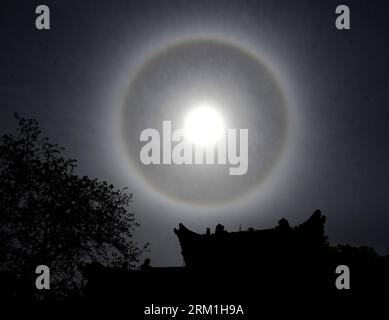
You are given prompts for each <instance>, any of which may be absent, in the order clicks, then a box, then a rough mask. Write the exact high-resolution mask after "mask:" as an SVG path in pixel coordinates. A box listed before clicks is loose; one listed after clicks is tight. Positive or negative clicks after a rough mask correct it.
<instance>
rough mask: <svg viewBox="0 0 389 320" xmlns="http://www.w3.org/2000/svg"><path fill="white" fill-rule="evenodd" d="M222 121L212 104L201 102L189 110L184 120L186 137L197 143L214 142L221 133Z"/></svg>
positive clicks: (208, 143)
mask: <svg viewBox="0 0 389 320" xmlns="http://www.w3.org/2000/svg"><path fill="white" fill-rule="evenodd" d="M223 131H224V123H223V119H222V117H221V116H220V114H219V113H218V112H217V111H216V110H215V109H214V108H212V106H210V105H208V104H206V103H203V104H201V105H199V106H198V107H196V108H194V109H193V110H192V111H190V112H189V114H188V116H187V117H186V120H185V136H186V138H187V139H188V140H189V141H190V142H192V143H194V144H196V145H198V146H207V145H211V144H214V143H216V142H217V141H218V140H219V139H220V138H221V137H222V135H223Z"/></svg>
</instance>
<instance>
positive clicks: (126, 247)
mask: <svg viewBox="0 0 389 320" xmlns="http://www.w3.org/2000/svg"><path fill="white" fill-rule="evenodd" d="M15 117H16V119H17V120H18V129H17V133H16V135H13V134H5V135H3V136H2V137H1V138H0V228H1V229H0V230H1V233H0V250H1V251H0V261H2V262H0V267H1V269H2V270H8V271H11V272H12V274H14V275H16V277H17V278H18V281H22V280H24V282H25V283H26V284H27V287H31V288H30V289H31V292H28V293H26V288H24V289H23V290H24V293H23V294H25V295H28V296H30V295H31V294H32V293H33V292H34V289H35V286H34V282H33V279H35V276H36V275H35V274H34V272H35V268H36V266H37V265H39V264H45V265H48V266H49V267H50V269H51V286H52V288H55V290H50V291H53V292H56V293H61V294H62V295H64V294H65V295H66V294H69V292H73V291H74V290H76V291H77V289H78V288H79V287H80V286H81V285H82V282H83V280H82V279H83V277H82V266H83V265H85V264H87V263H90V262H98V263H101V264H102V265H105V266H110V267H121V268H127V269H128V268H132V267H134V266H135V265H136V263H137V262H138V257H139V256H140V254H141V253H142V251H143V250H144V249H145V248H146V246H147V245H146V246H143V247H139V245H138V244H137V243H136V242H134V241H133V240H132V234H133V232H134V230H135V228H136V227H137V226H138V223H137V222H136V221H135V217H134V213H130V212H129V211H128V207H129V204H130V202H131V198H132V195H128V194H127V193H126V192H125V189H123V190H118V189H116V188H115V187H114V186H113V185H112V184H108V183H107V182H105V181H103V182H101V181H99V180H97V179H90V178H89V177H87V176H83V177H80V176H78V175H77V174H76V173H75V169H76V166H77V163H76V161H75V160H73V159H66V158H64V157H63V156H62V153H63V151H64V149H63V148H61V147H59V146H58V145H57V144H52V143H51V142H50V141H49V139H48V138H47V137H41V130H40V128H39V125H38V122H37V121H36V120H34V119H25V118H22V117H19V116H18V115H17V114H15ZM22 282H23V281H22ZM30 289H27V291H29V290H30ZM23 290H22V291H23ZM16 294H20V292H19V293H16Z"/></svg>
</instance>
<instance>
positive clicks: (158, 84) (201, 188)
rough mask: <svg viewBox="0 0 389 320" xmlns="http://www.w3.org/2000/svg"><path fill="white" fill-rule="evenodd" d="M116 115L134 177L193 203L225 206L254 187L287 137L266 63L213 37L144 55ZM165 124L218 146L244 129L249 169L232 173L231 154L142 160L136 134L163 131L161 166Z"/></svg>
mask: <svg viewBox="0 0 389 320" xmlns="http://www.w3.org/2000/svg"><path fill="white" fill-rule="evenodd" d="M121 119H122V123H121V132H122V142H123V147H124V148H125V151H126V154H127V158H128V163H129V170H131V172H132V174H133V175H135V176H137V177H138V178H139V179H140V180H141V181H143V182H144V183H145V184H146V185H147V186H148V187H150V188H151V189H152V190H154V191H155V192H157V193H158V194H160V195H163V196H165V197H166V198H168V199H170V200H171V201H175V202H181V203H185V204H188V205H193V206H206V207H210V206H225V205H227V204H228V203H231V202H233V201H235V200H238V199H241V198H242V197H244V196H247V195H249V194H250V193H251V192H253V191H254V190H256V189H257V187H258V186H259V185H260V184H262V183H263V182H264V181H266V179H269V177H270V175H271V172H272V170H273V168H274V167H275V166H276V164H277V162H278V160H279V158H280V155H281V154H282V151H283V146H284V142H285V140H286V136H287V110H286V101H285V99H284V95H283V92H282V90H281V87H280V85H279V84H278V82H277V80H276V77H275V75H274V74H273V73H272V71H271V70H270V68H269V67H268V66H267V65H266V64H265V63H264V62H263V61H261V60H260V59H259V58H258V57H257V56H256V55H254V54H252V53H251V52H250V51H248V50H245V49H243V48H241V47H239V46H237V45H235V44H233V43H230V42H224V41H220V40H215V39H193V40H188V41H182V42H178V43H175V44H172V45H170V46H167V47H165V48H164V49H162V50H160V51H159V52H156V53H155V55H153V56H152V57H151V58H149V59H148V60H146V62H145V63H144V64H143V65H142V66H141V67H140V68H139V69H138V71H137V72H136V73H135V75H134V77H133V78H132V79H131V82H130V85H129V87H128V91H127V95H126V98H125V102H124V105H123V111H122V117H121ZM163 121H170V122H171V130H172V132H174V131H175V130H176V129H184V132H185V133H186V134H185V135H186V137H185V138H187V139H188V140H191V142H192V143H193V144H194V145H199V146H206V145H208V144H210V143H216V141H217V140H218V138H219V134H220V132H222V133H224V132H225V131H226V130H227V129H236V130H239V129H247V130H248V170H247V173H246V174H244V175H230V174H229V170H230V168H231V167H232V166H234V165H233V164H231V163H230V162H229V161H228V159H227V163H226V164H224V165H217V164H207V165H198V164H196V165H187V164H183V165H174V164H172V165H164V164H160V165H154V164H150V165H144V164H143V163H142V162H141V161H140V150H141V149H142V147H143V146H144V145H145V142H142V141H140V139H139V137H140V133H141V132H142V131H143V130H144V129H146V128H152V129H155V130H156V131H158V133H159V135H160V142H161V143H160V146H161V150H160V156H161V158H160V160H161V163H163V159H162V156H163V150H162V145H163V143H162V140H163V135H164V132H163ZM175 143H176V142H174V141H172V148H174V144H175ZM238 145H239V143H238ZM227 154H228V152H227ZM238 154H239V150H238V151H237V154H236V155H238Z"/></svg>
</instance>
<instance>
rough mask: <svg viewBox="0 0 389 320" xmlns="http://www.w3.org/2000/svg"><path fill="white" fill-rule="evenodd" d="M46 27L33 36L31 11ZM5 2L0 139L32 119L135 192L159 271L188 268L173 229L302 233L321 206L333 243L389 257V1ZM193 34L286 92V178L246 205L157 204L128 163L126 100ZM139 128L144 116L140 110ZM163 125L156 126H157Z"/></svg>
mask: <svg viewBox="0 0 389 320" xmlns="http://www.w3.org/2000/svg"><path fill="white" fill-rule="evenodd" d="M43 3H44V4H47V5H48V6H49V7H50V9H51V24H52V29H51V30H49V31H38V30H36V29H35V22H34V21H35V14H34V12H35V7H36V6H37V5H39V4H43ZM338 4H340V3H338V2H337V1H324V0H323V1H286V0H285V1H275V0H271V1H270V0H269V1H201V0H197V1H192V0H181V1H104V2H103V1H69V0H66V1H65V0H62V1H43V2H42V1H33V2H29V1H21V0H20V1H2V2H1V4H0V23H1V26H0V37H1V47H0V48H1V49H0V97H1V109H0V110H1V111H0V112H1V114H0V115H1V116H0V125H1V133H3V132H9V131H11V130H13V129H14V128H15V121H14V119H13V116H12V115H13V113H14V112H15V111H17V112H19V113H20V114H21V115H23V116H25V117H34V118H37V119H38V120H39V122H40V124H41V126H42V128H43V130H44V133H45V134H47V135H48V136H49V137H50V138H51V139H52V140H53V141H55V142H57V143H59V144H61V145H63V146H65V147H66V149H67V151H66V153H67V155H69V156H70V157H72V158H76V159H77V160H78V163H79V169H78V170H79V171H78V172H79V173H80V174H87V175H90V176H92V177H98V178H101V179H106V180H108V181H109V182H111V183H113V184H115V185H117V186H118V187H122V186H128V187H129V190H130V191H131V192H133V193H134V196H135V198H134V200H135V202H134V206H133V208H134V211H135V212H136V215H137V218H138V220H139V222H140V223H141V227H140V229H139V231H138V233H137V237H138V239H139V240H140V241H149V242H150V243H151V253H150V256H151V258H152V264H155V265H179V264H182V259H181V256H180V255H179V245H178V241H177V239H176V238H175V235H174V234H173V228H174V227H176V226H177V225H178V223H179V222H183V223H184V224H186V225H187V226H188V227H189V228H191V229H193V230H195V231H198V232H203V231H204V230H205V228H206V227H207V226H210V227H212V229H213V228H214V226H215V225H216V224H217V223H222V224H224V225H225V226H226V228H227V229H228V230H237V229H238V228H239V225H240V224H241V225H242V228H243V229H246V228H247V227H249V226H251V227H254V228H259V229H260V228H266V227H272V226H274V225H275V224H276V223H277V221H278V220H279V219H280V218H281V217H286V218H288V220H289V221H290V222H291V224H292V225H294V224H297V223H301V222H302V221H303V220H305V219H306V218H307V217H308V216H309V215H310V214H311V213H312V212H313V211H314V210H315V209H316V208H320V209H321V210H322V211H323V213H324V214H325V215H326V216H327V218H328V219H327V234H328V235H329V238H330V242H331V243H333V244H337V243H350V244H353V245H370V246H373V247H375V248H376V249H377V250H379V251H380V252H383V251H386V249H387V248H389V233H388V227H389V197H388V192H389V148H388V146H389V144H388V142H389V128H388V125H387V123H388V120H389V111H388V110H389V109H388V107H389V90H388V85H389V43H388V36H389V34H388V33H389V19H388V16H389V4H387V2H385V1H346V2H342V4H348V5H349V6H350V10H351V30H348V31H338V30H337V29H336V28H335V26H334V21H335V8H336V6H337V5H338ZM196 37H205V38H211V39H213V38H215V39H219V40H221V41H223V40H225V41H230V42H233V43H235V44H236V45H239V46H242V47H250V48H255V50H257V51H258V52H260V53H261V55H262V56H263V57H265V58H266V59H265V60H267V62H268V63H269V64H270V65H271V67H272V69H273V70H276V73H277V75H278V76H279V78H280V82H282V85H283V87H284V88H285V92H286V96H287V104H288V113H289V127H290V131H291V132H290V135H289V139H288V140H287V145H286V147H285V149H286V150H285V151H284V153H283V155H282V159H281V160H280V163H278V164H277V166H278V168H277V170H275V172H274V173H272V174H270V175H269V177H268V178H267V180H266V181H265V182H264V183H263V184H262V185H261V186H260V187H259V188H258V189H256V190H255V191H254V193H255V194H254V195H252V196H251V198H250V199H246V200H242V201H241V202H240V203H239V204H236V205H234V206H230V207H227V208H223V209H220V210H217V209H209V210H208V209H207V208H206V207H202V208H194V207H190V206H186V205H185V204H182V203H176V202H175V201H173V200H171V199H167V198H166V197H165V198H164V197H163V196H162V195H160V194H156V193H155V192H153V191H152V190H150V189H149V188H147V187H146V186H144V185H143V184H142V183H140V182H139V181H138V179H136V178H134V177H133V175H132V174H131V170H130V168H128V167H127V166H126V164H127V163H126V161H125V160H123V159H121V158H120V154H121V153H120V152H118V150H117V148H118V145H120V143H118V142H117V140H120V139H121V138H120V137H119V136H117V134H116V131H117V130H116V129H117V127H118V126H119V124H118V122H119V121H118V119H120V114H119V112H118V110H119V109H120V104H121V103H120V101H122V100H123V97H124V96H125V95H126V90H127V88H128V85H129V79H130V77H131V75H132V74H133V73H134V72H135V71H136V70H137V68H138V66H139V65H140V64H142V63H143V61H144V60H145V59H146V57H149V56H150V55H152V54H153V53H154V52H156V51H158V50H160V49H161V48H163V47H165V46H166V45H168V44H170V43H175V42H178V41H181V40H182V39H191V38H196ZM133 117H134V118H135V119H136V117H137V114H136V112H134V113H133ZM160 121H162V119H160Z"/></svg>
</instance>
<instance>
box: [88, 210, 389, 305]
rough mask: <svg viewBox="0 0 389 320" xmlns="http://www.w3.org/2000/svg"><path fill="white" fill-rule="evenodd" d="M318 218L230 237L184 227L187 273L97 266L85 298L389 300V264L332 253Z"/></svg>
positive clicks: (365, 255)
mask: <svg viewBox="0 0 389 320" xmlns="http://www.w3.org/2000/svg"><path fill="white" fill-rule="evenodd" d="M325 220H326V219H325V217H324V216H323V215H322V214H321V212H320V211H319V210H317V211H315V212H314V213H313V215H312V216H311V217H310V218H309V219H308V220H307V221H306V222H304V223H302V224H300V225H297V226H295V227H291V226H290V225H289V223H288V221H287V220H286V219H281V220H280V221H279V223H278V225H277V226H276V227H274V228H272V229H266V230H254V229H252V228H249V229H248V230H247V231H239V232H228V231H226V230H225V229H224V227H223V226H222V225H221V224H219V225H217V226H216V228H215V232H214V233H211V231H210V229H209V228H207V230H206V232H205V234H198V233H195V232H193V231H191V230H189V229H188V228H187V227H185V226H184V225H183V224H179V227H178V229H174V232H175V234H176V235H177V237H178V240H179V242H180V245H181V248H182V255H183V258H184V261H185V266H184V267H172V268H155V267H151V263H150V261H149V260H146V261H145V263H144V264H143V265H142V266H141V267H140V270H136V271H126V270H117V269H109V268H104V267H102V266H100V265H96V264H95V265H91V266H89V267H88V268H87V270H86V275H87V278H88V285H87V286H86V288H85V291H84V292H85V297H86V298H132V299H140V300H148V301H168V300H169V299H175V300H178V301H191V299H192V301H193V299H196V301H198V299H201V301H204V300H206V301H212V303H216V302H217V301H225V300H226V299H228V300H230V299H240V300H242V299H244V300H252V299H258V298H342V299H343V298H346V299H347V298H361V297H362V298H366V297H369V298H371V297H379V298H382V297H388V291H389V290H388V288H389V286H388V285H389V277H388V271H389V259H388V257H387V256H386V257H384V256H379V255H378V254H376V253H375V252H374V250H372V249H370V248H367V247H361V248H355V247H351V246H338V247H332V246H330V245H329V244H328V242H327V238H326V236H325V232H324V225H325ZM338 265H347V266H348V267H349V268H350V273H351V289H350V290H338V289H336V287H335V280H336V278H337V277H338V274H336V273H335V269H336V267H337V266H338Z"/></svg>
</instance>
